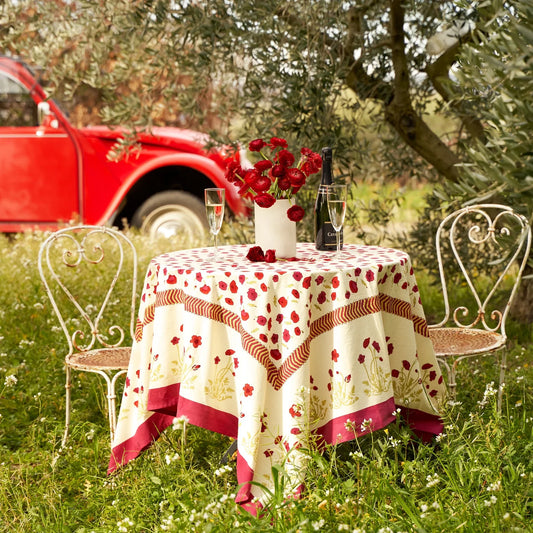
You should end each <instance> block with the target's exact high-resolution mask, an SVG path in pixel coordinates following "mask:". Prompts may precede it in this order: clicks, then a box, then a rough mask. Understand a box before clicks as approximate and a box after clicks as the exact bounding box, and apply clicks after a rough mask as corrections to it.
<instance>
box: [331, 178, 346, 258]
mask: <svg viewBox="0 0 533 533" xmlns="http://www.w3.org/2000/svg"><path fill="white" fill-rule="evenodd" d="M327 195H328V212H329V219H330V222H331V225H332V226H333V229H334V230H335V234H336V237H337V252H336V254H335V256H336V257H339V255H340V250H341V229H342V225H343V224H344V216H345V215H346V195H347V187H346V185H338V184H335V185H328V192H327Z"/></svg>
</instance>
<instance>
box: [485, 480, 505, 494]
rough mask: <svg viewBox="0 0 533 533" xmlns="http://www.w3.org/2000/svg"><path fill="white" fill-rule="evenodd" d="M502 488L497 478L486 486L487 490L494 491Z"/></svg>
mask: <svg viewBox="0 0 533 533" xmlns="http://www.w3.org/2000/svg"><path fill="white" fill-rule="evenodd" d="M501 488H502V482H501V481H500V480H499V479H498V481H495V482H494V483H491V484H490V485H489V486H488V487H487V491H488V492H496V491H498V490H500V489H501Z"/></svg>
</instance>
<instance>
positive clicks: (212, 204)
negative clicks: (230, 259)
mask: <svg viewBox="0 0 533 533" xmlns="http://www.w3.org/2000/svg"><path fill="white" fill-rule="evenodd" d="M204 195H205V210H206V214H207V223H208V225H209V232H210V233H211V235H213V243H214V256H215V259H216V258H217V252H218V249H217V235H218V232H219V231H220V228H221V227H222V220H223V219H224V202H225V198H226V191H225V189H215V188H210V189H205V191H204Z"/></svg>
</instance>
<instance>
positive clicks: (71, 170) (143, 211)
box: [0, 56, 247, 232]
mask: <svg viewBox="0 0 533 533" xmlns="http://www.w3.org/2000/svg"><path fill="white" fill-rule="evenodd" d="M123 136H124V130H122V129H121V128H108V127H103V126H97V127H86V128H75V127H74V126H73V125H72V124H71V123H70V122H69V120H68V118H67V116H66V115H65V114H64V113H63V112H62V110H61V109H60V108H59V107H58V106H57V105H56V103H55V102H53V101H52V100H49V99H48V98H47V95H46V94H45V92H44V90H43V88H42V87H41V85H40V84H39V82H38V80H37V78H36V76H35V75H34V73H33V72H32V70H31V69H30V68H29V67H28V66H27V65H25V64H24V63H23V62H22V61H19V60H16V59H13V58H10V57H2V56H0V231H2V232H18V231H22V230H25V229H30V228H31V229H35V228H37V229H54V228H56V227H58V225H59V224H60V223H61V222H66V221H69V220H72V219H76V220H79V221H80V222H82V223H86V224H95V225H104V224H115V225H117V224H118V225H120V223H121V221H123V220H126V221H128V223H129V224H132V225H136V226H140V225H142V223H143V221H144V220H145V219H147V218H150V217H152V218H153V217H154V216H155V215H153V213H154V212H158V213H160V214H163V215H165V216H166V220H167V222H168V221H169V220H170V221H171V222H172V221H173V223H176V221H175V220H173V218H172V217H173V214H176V213H177V216H178V218H180V217H181V219H180V220H179V221H178V224H177V226H175V228H176V227H177V228H178V229H180V228H181V227H182V226H181V224H184V226H183V227H184V228H185V229H191V227H193V226H194V227H196V226H198V223H199V222H200V221H201V222H202V223H203V224H205V221H204V220H203V217H204V216H205V213H204V208H203V190H204V189H205V188H207V187H224V188H226V186H227V185H228V183H227V182H226V180H225V179H224V172H225V164H224V154H223V152H221V151H217V150H210V151H208V150H207V149H206V143H207V141H208V138H207V136H205V135H203V134H201V133H198V132H195V131H190V130H183V129H178V128H167V127H164V128H157V127H156V128H153V130H152V131H151V132H150V134H148V133H143V134H140V135H139V137H138V140H137V146H138V149H134V150H133V151H131V152H130V153H129V155H127V156H125V157H122V158H120V159H119V160H118V161H112V160H110V158H109V157H108V156H109V153H110V149H111V148H112V147H113V146H114V145H115V144H116V142H117V140H119V139H120V138H121V137H123ZM226 203H227V205H228V207H229V208H230V210H231V211H232V212H233V213H235V214H243V215H245V214H246V213H247V208H246V207H245V205H244V204H243V203H242V201H241V198H240V197H239V195H238V193H237V189H236V187H234V186H228V187H227V188H226ZM191 216H192V217H196V218H197V220H195V221H193V222H194V224H193V225H192V226H191V227H189V228H187V227H186V226H187V217H191ZM155 219H156V220H158V221H159V222H161V220H162V219H161V218H159V219H158V217H157V216H155ZM152 223H154V220H152ZM156 225H157V224H156Z"/></svg>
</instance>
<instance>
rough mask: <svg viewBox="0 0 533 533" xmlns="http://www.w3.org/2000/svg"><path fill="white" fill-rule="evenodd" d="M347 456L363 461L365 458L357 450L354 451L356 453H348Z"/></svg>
mask: <svg viewBox="0 0 533 533" xmlns="http://www.w3.org/2000/svg"><path fill="white" fill-rule="evenodd" d="M349 455H350V457H352V458H353V457H357V458H358V459H364V458H365V456H364V455H363V453H362V452H360V451H359V450H358V451H356V452H350V454H349Z"/></svg>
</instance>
